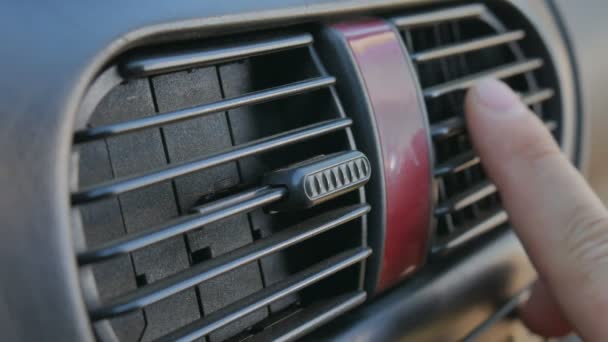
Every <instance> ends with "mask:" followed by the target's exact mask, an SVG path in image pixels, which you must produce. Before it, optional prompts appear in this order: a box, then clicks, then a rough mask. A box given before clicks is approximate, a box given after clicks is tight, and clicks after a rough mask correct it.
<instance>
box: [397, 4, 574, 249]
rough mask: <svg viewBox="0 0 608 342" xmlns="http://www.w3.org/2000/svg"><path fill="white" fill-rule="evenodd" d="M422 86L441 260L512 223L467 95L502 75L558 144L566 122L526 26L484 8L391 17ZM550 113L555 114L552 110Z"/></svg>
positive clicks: (552, 82) (549, 74)
mask: <svg viewBox="0 0 608 342" xmlns="http://www.w3.org/2000/svg"><path fill="white" fill-rule="evenodd" d="M391 21H392V22H393V23H394V25H395V26H396V27H397V29H398V31H399V32H400V34H401V37H402V39H403V43H404V45H405V47H406V48H407V50H408V52H409V53H410V58H411V62H412V64H413V65H414V67H415V69H416V71H417V74H418V79H419V82H420V84H421V87H422V94H423V96H424V100H425V105H426V107H427V113H428V119H429V123H430V131H431V132H430V134H431V137H432V141H433V151H434V166H433V170H434V171H433V172H434V177H435V183H436V188H437V192H438V196H437V197H438V198H437V202H436V205H435V209H434V216H435V220H436V222H435V223H436V224H435V234H434V241H433V246H432V248H431V254H432V255H436V256H440V255H444V254H446V253H449V252H451V251H454V250H456V249H458V248H459V247H461V246H463V245H464V244H466V243H468V242H470V241H472V240H475V239H476V238H478V237H480V236H482V235H484V234H486V233H488V232H490V231H492V230H495V229H498V228H499V227H501V226H507V225H508V215H507V213H506V212H505V211H504V210H503V208H502V206H501V203H500V197H499V194H498V192H497V189H496V187H495V185H494V184H492V183H491V182H490V181H489V180H488V179H487V177H486V176H485V174H484V171H483V168H482V167H481V165H480V163H479V161H480V160H479V157H478V156H477V155H476V154H475V153H474V151H473V149H472V146H471V143H470V141H469V139H468V136H467V133H466V127H465V124H464V120H463V109H462V108H463V103H464V94H465V91H466V90H467V89H468V87H470V86H471V85H472V84H473V83H474V82H475V81H476V80H479V79H481V78H484V77H497V78H500V79H502V80H504V81H505V82H507V83H508V84H509V85H510V86H512V87H513V88H514V89H515V90H516V91H518V93H519V94H520V96H521V98H522V100H523V101H524V103H526V104H527V105H528V106H530V108H531V109H532V110H533V111H534V112H535V113H536V114H537V115H538V116H539V117H540V118H541V119H543V120H544V122H545V124H546V126H547V128H548V129H549V130H550V131H551V132H552V133H553V135H554V137H555V138H556V139H557V140H558V142H559V140H560V138H561V137H562V127H561V124H562V118H561V108H560V107H561V106H560V103H561V101H560V94H559V91H560V89H559V85H558V82H557V81H556V80H555V79H554V78H553V77H554V76H553V75H555V72H554V70H553V69H552V65H551V63H550V60H549V58H548V57H547V54H545V53H544V52H545V51H544V50H543V51H542V52H539V51H538V50H542V49H538V47H537V51H534V52H533V53H534V56H526V54H525V52H524V51H530V50H531V49H529V48H525V49H524V48H523V47H524V46H526V47H528V45H529V44H530V42H526V39H529V40H530V41H531V42H538V39H537V37H536V33H535V32H534V31H533V30H529V28H528V27H517V28H507V27H505V26H504V25H503V23H501V21H500V20H499V19H498V17H497V16H496V15H495V12H493V10H492V9H490V8H489V7H488V6H486V5H484V4H470V5H460V6H451V7H447V8H443V9H437V8H434V9H433V8H431V9H427V10H424V11H421V12H420V13H417V14H416V13H415V14H407V15H403V16H397V17H393V18H392V19H391ZM547 109H549V110H547Z"/></svg>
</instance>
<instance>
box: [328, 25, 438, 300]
mask: <svg viewBox="0 0 608 342" xmlns="http://www.w3.org/2000/svg"><path fill="white" fill-rule="evenodd" d="M334 29H336V30H337V31H338V32H340V33H341V34H342V35H343V36H344V38H345V39H346V41H347V43H348V46H349V47H350V49H351V53H352V55H353V56H354V59H355V63H356V64H357V67H358V69H359V72H360V74H361V77H362V79H363V81H364V83H365V87H366V89H367V94H368V96H369V100H370V102H371V105H372V108H373V111H374V116H375V120H376V127H377V129H378V134H379V137H380V143H381V150H382V160H383V163H384V180H385V188H386V239H385V244H384V255H383V256H382V267H381V272H380V279H379V283H378V286H377V291H376V292H380V291H382V290H384V289H386V288H388V287H390V286H392V285H394V284H395V283H396V282H397V281H399V280H400V279H402V278H403V277H404V276H406V275H407V274H409V273H411V272H413V271H414V270H416V269H417V268H418V267H419V266H420V265H421V264H422V263H423V262H424V258H425V255H426V252H427V241H428V238H429V229H430V227H429V226H430V206H431V200H432V195H431V194H432V191H431V188H432V178H431V171H430V158H429V155H430V154H429V140H428V132H427V125H426V123H425V113H424V109H423V108H424V107H423V105H422V103H421V99H420V97H419V94H418V93H417V90H416V84H417V82H416V78H415V76H414V73H413V70H412V68H411V67H410V65H409V64H408V62H407V61H408V57H407V56H406V55H405V53H406V52H405V51H404V49H403V47H402V45H401V42H400V37H399V36H398V34H397V33H396V32H395V31H394V30H393V29H392V27H391V26H389V25H388V24H387V23H386V22H384V21H382V20H377V19H370V20H362V21H356V22H348V23H340V24H337V25H335V26H334ZM370 229H374V227H370Z"/></svg>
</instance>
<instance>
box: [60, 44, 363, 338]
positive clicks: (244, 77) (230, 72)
mask: <svg viewBox="0 0 608 342" xmlns="http://www.w3.org/2000/svg"><path fill="white" fill-rule="evenodd" d="M312 43H313V37H312V35H310V34H306V33H305V34H293V35H286V36H280V37H276V36H265V37H264V36H258V37H253V38H251V39H249V38H248V37H243V38H241V39H239V40H230V39H226V40H222V41H221V42H219V43H214V42H211V43H210V44H205V46H206V47H205V48H200V47H197V46H192V47H189V46H185V45H184V44H182V45H180V46H176V47H175V48H171V47H167V49H166V50H167V51H169V49H171V51H179V52H171V53H161V52H158V53H149V52H148V53H146V54H145V55H143V54H141V53H142V52H140V54H138V53H137V52H136V53H134V54H131V55H130V56H128V57H127V58H125V59H124V60H123V61H121V62H119V63H118V64H117V67H116V68H110V70H111V71H109V72H114V73H117V74H118V75H119V77H120V78H121V79H122V82H121V83H120V84H119V85H117V86H114V87H111V88H110V89H107V94H106V95H105V96H103V98H102V99H101V100H100V101H99V103H98V104H97V106H96V107H95V109H94V110H93V113H92V114H91V113H90V114H89V115H90V118H89V119H88V123H87V125H86V127H83V128H80V129H77V130H76V132H75V134H74V155H75V157H76V158H77V160H78V181H77V183H78V185H77V186H75V188H74V190H73V192H72V204H73V206H74V208H75V209H77V211H78V212H79V214H80V215H79V219H75V220H74V221H75V222H74V225H75V229H76V231H77V232H79V234H80V235H81V236H83V239H82V240H83V241H77V242H76V244H77V246H79V247H78V250H79V251H78V252H77V256H76V257H77V260H78V263H79V265H80V267H81V273H82V278H83V283H84V284H85V286H83V287H84V289H85V296H86V297H87V300H88V301H89V303H90V304H89V312H90V317H91V320H92V321H93V323H94V325H95V327H96V331H97V334H98V336H99V337H100V338H101V339H105V338H118V339H120V340H144V341H147V340H167V341H169V340H170V341H173V340H184V341H188V340H197V339H199V338H202V337H205V336H206V338H207V339H208V340H209V341H221V340H225V339H228V338H230V339H233V340H240V339H244V338H251V339H253V340H258V339H265V338H273V339H294V338H297V337H299V336H302V335H303V334H304V333H306V332H308V331H310V330H311V329H313V328H315V327H317V326H319V325H320V324H323V323H325V322H326V321H328V320H330V319H332V318H334V317H336V316H337V315H339V314H341V313H342V312H344V311H346V310H348V309H350V308H352V307H353V306H355V305H358V304H360V303H361V302H362V301H363V300H365V298H366V294H365V292H364V291H363V290H362V274H361V272H362V269H363V268H362V265H363V262H364V261H365V259H366V258H367V257H368V256H369V254H370V253H371V250H370V249H369V248H367V247H366V244H365V240H364V237H365V226H364V221H363V219H362V217H364V216H365V215H366V214H367V213H368V212H369V210H370V207H369V205H367V204H365V203H363V202H362V196H361V195H360V193H359V192H358V191H354V192H350V193H347V194H344V195H341V196H339V197H337V198H334V199H332V200H331V201H330V202H327V203H324V204H320V205H317V206H316V207H313V208H310V209H306V210H301V211H299V212H291V213H281V212H274V211H268V210H265V209H264V207H267V206H268V205H270V204H273V203H277V202H279V201H281V200H282V199H284V198H285V197H286V196H287V193H286V190H285V189H284V188H281V187H270V186H266V185H264V184H262V183H261V182H262V179H263V176H264V175H265V174H267V173H269V172H271V171H274V170H276V169H280V168H282V167H285V166H287V165H291V164H293V163H298V162H301V161H303V160H308V159H311V158H314V157H317V156H319V155H329V154H331V153H335V152H340V151H347V150H351V149H354V146H353V144H352V141H351V140H350V138H349V133H348V130H349V127H350V125H351V124H352V120H351V119H349V118H347V117H346V116H345V115H344V113H343V112H342V109H341V108H342V107H341V105H340V104H339V101H338V99H337V97H336V94H335V90H334V89H333V85H334V83H335V78H334V77H332V76H331V75H327V74H326V72H325V71H324V69H323V67H322V66H321V65H320V63H319V61H318V58H317V56H316V52H315V51H314V49H313V47H312ZM207 46H210V47H207ZM92 88H95V87H92ZM365 162H366V161H365V160H364V161H363V162H362V161H361V160H357V161H353V162H351V163H352V164H353V165H350V164H348V165H346V164H345V165H346V167H351V166H352V167H351V168H350V169H348V170H343V171H344V172H345V173H344V174H339V175H337V176H336V175H334V174H333V173H332V174H329V175H326V174H325V173H320V174H319V176H320V177H321V178H322V179H321V180H320V182H321V183H319V184H318V185H317V187H313V188H314V189H313V190H316V191H317V193H321V192H322V191H324V190H323V185H325V184H326V183H327V186H329V183H330V182H332V181H335V182H338V181H342V182H347V181H352V182H354V181H356V180H358V179H359V178H363V177H364V176H365V177H369V165H367V164H365ZM362 163H363V164H362ZM330 171H331V170H330ZM336 171H339V170H336ZM364 174H365V175H364ZM332 175H333V176H334V177H337V178H335V179H334V178H332ZM332 184H333V183H332ZM311 189H312V188H311ZM325 191H328V190H327V189H325ZM77 235H78V234H77ZM302 255H306V257H305V258H302V257H301V256H302ZM86 284H88V285H86ZM91 288H94V289H95V290H92V292H91V291H90V289H91Z"/></svg>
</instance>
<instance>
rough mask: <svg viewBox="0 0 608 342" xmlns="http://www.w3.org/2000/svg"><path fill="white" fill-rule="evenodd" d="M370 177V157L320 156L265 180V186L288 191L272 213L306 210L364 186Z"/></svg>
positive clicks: (347, 154) (349, 153) (356, 153)
mask: <svg viewBox="0 0 608 342" xmlns="http://www.w3.org/2000/svg"><path fill="white" fill-rule="evenodd" d="M370 175H371V168H370V165H369V160H367V157H366V156H365V155H364V154H363V153H361V152H359V151H345V152H338V153H332V154H329V155H320V156H317V157H314V158H311V159H308V160H305V161H302V162H299V163H296V164H292V165H290V166H287V167H285V168H282V169H278V170H276V171H273V172H271V173H268V174H266V175H265V176H264V184H266V185H270V186H279V187H286V188H287V195H286V196H285V198H284V199H283V200H281V201H280V202H278V203H276V204H274V205H273V206H272V207H271V209H272V210H273V211H293V210H298V209H306V208H310V207H313V206H315V205H318V204H320V203H323V202H325V201H328V200H330V199H332V198H335V197H337V196H340V195H342V194H345V193H347V192H349V191H352V190H355V189H358V188H360V187H361V186H363V185H365V183H367V181H368V180H369V177H370Z"/></svg>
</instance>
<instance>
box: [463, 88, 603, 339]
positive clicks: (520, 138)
mask: <svg viewBox="0 0 608 342" xmlns="http://www.w3.org/2000/svg"><path fill="white" fill-rule="evenodd" d="M465 112H466V119H467V125H468V129H469V132H470V135H471V138H472V140H473V145H474V146H475V149H476V150H477V152H478V153H479V155H480V157H481V161H482V164H483V166H484V169H485V170H486V173H487V174H488V175H489V177H490V178H491V179H492V180H493V181H494V182H495V184H496V186H497V187H498V189H499V191H500V194H501V198H502V200H503V203H504V206H505V208H506V210H507V212H508V213H509V217H510V220H511V223H512V225H513V228H514V230H515V233H516V234H517V236H518V237H519V239H520V240H521V242H522V244H523V246H524V248H525V249H526V252H527V253H528V255H529V257H530V260H531V261H532V263H533V265H534V266H535V268H536V270H537V272H538V274H539V280H538V281H537V283H536V284H535V285H534V287H533V291H532V295H531V297H530V299H529V300H528V302H527V303H526V304H525V305H524V306H523V307H522V309H521V315H522V318H523V319H524V321H525V323H526V324H527V325H528V327H529V328H530V329H531V330H532V331H534V332H537V333H539V334H541V335H544V336H560V335H564V334H566V333H568V332H569V331H570V330H571V329H573V330H574V331H575V332H576V333H577V334H578V335H579V336H581V337H582V338H583V339H584V340H585V341H608V211H607V210H606V207H605V206H604V205H603V204H602V202H601V201H600V200H599V199H598V197H597V196H596V195H595V193H594V192H593V190H592V189H591V188H590V187H589V185H588V184H587V182H586V181H585V179H584V178H583V177H582V176H581V175H580V174H579V172H578V171H577V170H576V169H575V168H574V167H573V166H572V165H571V164H570V162H569V161H568V159H567V158H566V157H565V156H564V155H563V154H562V153H561V152H560V149H559V147H558V145H557V144H556V143H555V141H554V140H553V138H552V136H551V134H550V133H549V131H548V130H547V129H546V128H545V126H544V125H543V123H542V122H541V121H540V120H539V119H538V118H537V117H536V116H535V115H534V114H533V113H532V112H531V111H529V110H528V108H527V107H526V106H525V105H524V104H522V103H521V102H520V101H519V99H518V97H517V95H516V94H515V93H514V92H513V91H511V89H509V88H508V86H506V85H505V84H504V83H502V82H500V81H496V80H493V79H485V80H482V81H480V82H478V83H477V84H476V85H474V86H473V87H472V88H471V89H470V90H469V91H468V93H467V97H466V101H465Z"/></svg>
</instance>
